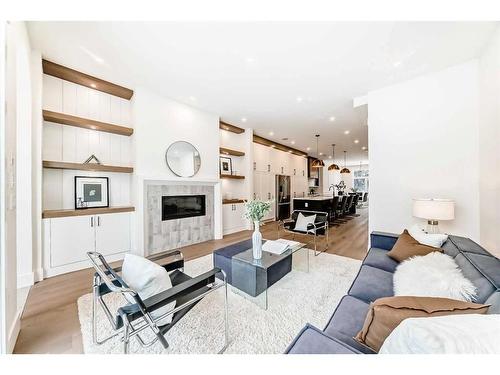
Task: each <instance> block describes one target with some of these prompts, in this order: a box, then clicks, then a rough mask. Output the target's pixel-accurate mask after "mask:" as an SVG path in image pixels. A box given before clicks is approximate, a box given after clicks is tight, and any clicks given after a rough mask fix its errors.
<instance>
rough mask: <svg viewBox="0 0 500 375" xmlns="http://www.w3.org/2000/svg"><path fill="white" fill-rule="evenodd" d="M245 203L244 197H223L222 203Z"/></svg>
mask: <svg viewBox="0 0 500 375" xmlns="http://www.w3.org/2000/svg"><path fill="white" fill-rule="evenodd" d="M235 203H245V200H244V199H223V200H222V204H235Z"/></svg>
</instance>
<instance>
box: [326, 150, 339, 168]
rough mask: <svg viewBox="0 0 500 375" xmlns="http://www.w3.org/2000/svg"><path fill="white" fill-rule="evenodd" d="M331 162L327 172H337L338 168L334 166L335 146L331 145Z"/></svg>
mask: <svg viewBox="0 0 500 375" xmlns="http://www.w3.org/2000/svg"><path fill="white" fill-rule="evenodd" d="M332 161H333V164H332V165H330V166H329V167H328V170H329V171H338V170H339V169H340V168H339V166H338V165H337V164H335V144H333V145H332Z"/></svg>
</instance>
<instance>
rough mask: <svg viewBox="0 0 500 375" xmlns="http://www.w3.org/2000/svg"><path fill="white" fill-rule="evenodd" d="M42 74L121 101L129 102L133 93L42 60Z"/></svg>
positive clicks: (124, 88)
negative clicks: (103, 93)
mask: <svg viewBox="0 0 500 375" xmlns="http://www.w3.org/2000/svg"><path fill="white" fill-rule="evenodd" d="M42 67H43V72H44V73H45V74H48V75H49V76H53V77H57V78H61V79H64V80H65V81H70V82H73V83H76V84H78V85H82V86H86V87H89V88H91V89H94V90H98V91H102V92H105V93H108V94H111V95H114V96H118V97H120V98H123V99H127V100H130V98H131V97H132V95H134V92H133V91H132V90H130V89H127V88H126V87H123V86H119V85H116V84H114V83H111V82H108V81H104V80H102V79H100V78H97V77H93V76H91V75H88V74H85V73H82V72H79V71H77V70H74V69H70V68H67V67H65V66H62V65H59V64H56V63H53V62H51V61H47V60H42Z"/></svg>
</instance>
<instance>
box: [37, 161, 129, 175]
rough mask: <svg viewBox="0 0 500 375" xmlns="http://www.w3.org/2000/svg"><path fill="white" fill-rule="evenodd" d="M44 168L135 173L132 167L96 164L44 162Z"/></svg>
mask: <svg viewBox="0 0 500 375" xmlns="http://www.w3.org/2000/svg"><path fill="white" fill-rule="evenodd" d="M43 167H44V168H52V169H74V170H80V171H93V172H117V173H133V172H134V168H132V167H119V166H115V165H103V164H96V163H86V164H82V163H67V162H62V161H49V160H44V161H43Z"/></svg>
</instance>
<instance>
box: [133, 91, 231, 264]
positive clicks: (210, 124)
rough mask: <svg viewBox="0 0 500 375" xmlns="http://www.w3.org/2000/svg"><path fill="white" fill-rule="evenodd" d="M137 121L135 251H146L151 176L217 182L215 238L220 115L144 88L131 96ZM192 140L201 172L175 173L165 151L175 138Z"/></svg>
mask: <svg viewBox="0 0 500 375" xmlns="http://www.w3.org/2000/svg"><path fill="white" fill-rule="evenodd" d="M132 119H133V122H134V125H135V131H134V136H133V137H132V149H133V154H134V159H135V169H134V183H133V197H134V205H135V207H136V215H135V220H136V225H135V226H136V233H135V235H136V238H135V239H134V243H135V245H134V250H133V251H134V252H135V253H138V254H144V241H145V239H144V233H145V230H144V207H143V206H144V191H145V190H144V183H145V181H148V180H154V181H170V182H175V183H178V182H186V183H211V184H213V185H214V194H215V196H214V202H215V207H214V221H215V223H214V224H215V227H216V231H215V238H220V237H221V235H222V208H221V207H222V197H221V189H220V183H219V117H218V115H215V114H212V113H208V112H204V111H201V110H198V109H196V108H193V107H190V106H188V105H185V104H182V103H179V102H176V101H174V100H171V99H168V98H165V97H162V96H160V95H157V94H155V93H154V92H152V91H149V90H147V89H145V88H137V89H136V90H135V91H134V96H133V98H132ZM180 140H183V141H187V142H190V143H191V144H193V145H194V146H195V147H196V148H197V149H198V151H199V152H200V156H201V167H200V170H199V172H198V173H197V174H196V175H195V176H194V177H190V178H181V177H178V176H176V175H174V174H173V173H172V172H171V171H170V169H169V168H168V166H167V164H166V161H165V152H166V150H167V148H168V146H170V144H172V143H173V142H175V141H180Z"/></svg>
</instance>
